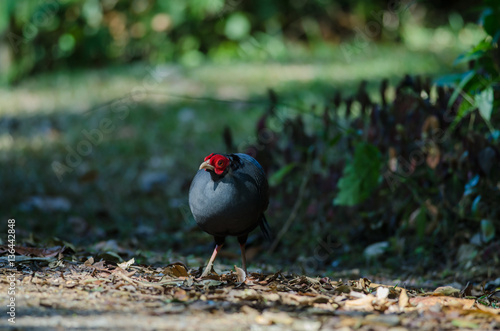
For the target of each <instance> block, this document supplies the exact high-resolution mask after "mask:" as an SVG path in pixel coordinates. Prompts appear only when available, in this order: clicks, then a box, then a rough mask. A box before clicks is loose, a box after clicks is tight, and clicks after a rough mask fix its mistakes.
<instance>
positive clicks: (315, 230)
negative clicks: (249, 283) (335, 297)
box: [0, 0, 500, 277]
mask: <svg viewBox="0 0 500 331" xmlns="http://www.w3.org/2000/svg"><path fill="white" fill-rule="evenodd" d="M0 13H1V14H0V15H2V16H0V35H1V36H2V39H1V42H0V73H1V75H0V77H1V78H0V79H1V80H2V81H1V83H2V84H3V85H2V86H3V87H2V88H1V89H0V100H1V101H0V116H1V119H0V162H1V163H2V164H1V167H0V185H1V187H2V192H1V193H0V194H1V199H0V215H1V217H2V218H3V219H8V218H16V220H17V222H18V223H17V224H18V225H17V230H18V233H19V236H20V237H21V238H23V240H24V241H26V242H28V243H31V244H33V245H35V244H37V243H39V242H40V241H43V242H44V243H45V244H46V243H47V242H49V240H52V241H54V240H55V241H56V242H58V243H61V242H64V244H65V245H69V246H73V247H74V249H77V247H80V246H86V247H89V246H90V249H92V250H95V251H97V252H100V254H101V255H102V256H104V255H105V256H106V257H107V258H108V259H109V258H115V259H120V258H125V257H126V256H128V255H134V256H136V259H137V257H139V260H140V259H141V258H143V259H144V261H146V260H148V259H149V261H151V259H153V260H155V261H158V262H159V263H165V262H167V261H171V260H174V259H180V260H182V261H184V262H187V263H188V264H201V263H202V262H203V261H204V258H205V257H206V256H207V254H208V252H209V251H210V247H211V245H212V243H211V241H212V239H211V238H210V237H209V236H208V235H206V234H205V233H202V232H201V231H200V230H199V229H198V228H197V227H196V225H195V223H194V221H193V220H192V217H191V215H190V212H189V209H188V208H187V190H188V188H189V183H190V180H191V178H192V176H193V175H194V173H195V171H196V169H197V167H198V166H199V163H200V162H201V160H202V158H203V157H204V156H206V155H208V154H210V153H212V152H214V151H239V152H248V153H251V154H253V155H255V156H256V157H257V159H258V160H259V161H260V162H261V163H262V164H263V166H264V167H265V168H266V170H267V172H268V176H269V179H270V183H271V188H272V190H271V192H272V196H271V205H270V208H269V212H268V213H269V216H268V219H269V220H270V223H271V225H272V227H273V229H274V231H275V233H276V240H275V242H273V243H263V242H262V240H261V238H260V235H259V234H257V233H255V234H254V235H253V237H251V238H250V246H252V247H253V248H251V249H250V250H249V255H250V256H254V255H256V254H258V253H259V251H260V252H262V253H263V252H265V250H264V248H265V247H267V248H266V249H268V251H270V252H271V253H270V254H259V255H258V256H259V257H258V258H255V259H251V260H252V261H253V262H254V263H255V262H256V261H259V262H260V263H263V264H262V265H259V267H262V268H265V266H266V265H269V264H276V265H280V266H286V265H290V262H292V261H295V262H296V263H294V264H293V265H292V266H291V267H285V268H287V269H289V270H290V271H295V272H303V271H306V272H311V273H315V272H317V271H318V270H324V269H326V270H328V271H334V270H343V269H346V268H354V267H360V266H363V267H365V266H376V267H377V269H376V270H377V271H380V270H381V269H380V266H385V267H387V268H390V270H397V271H398V272H401V271H403V270H406V271H407V272H408V273H410V274H412V273H415V272H416V273H417V274H423V273H425V272H427V271H429V270H440V271H443V270H444V273H445V274H450V273H451V272H450V271H456V270H459V271H460V272H461V273H462V274H463V275H465V277H468V276H470V275H471V274H473V275H476V274H483V275H488V276H489V275H491V273H492V271H493V270H494V268H496V267H498V264H499V263H500V261H499V255H498V252H499V251H500V250H499V248H500V241H499V239H498V228H499V225H500V223H499V222H500V215H499V213H500V211H499V209H498V206H497V201H499V199H500V192H499V190H500V186H499V185H500V184H499V183H500V177H499V176H500V174H499V171H498V167H497V164H498V161H499V159H500V149H499V139H500V131H498V123H499V112H498V94H499V85H498V84H499V75H498V73H499V64H500V61H499V51H498V39H499V37H500V32H499V31H500V23H498V21H496V20H495V18H496V17H498V15H499V14H500V10H499V8H498V4H496V2H495V1H484V2H483V3H482V4H480V5H478V6H477V7H475V8H473V9H470V8H469V5H468V4H466V2H465V1H459V2H455V3H454V4H453V8H451V7H450V5H448V4H447V3H446V2H444V1H443V2H432V3H431V2H410V1H408V2H405V1H401V2H395V3H389V4H388V3H386V2H385V1H375V2H373V1H361V0H359V1H326V0H309V1H307V0H305V1H304V0H303V1H292V2H288V1H273V2H269V1H252V2H250V1H243V0H242V1H238V0H233V1H222V0H220V1H218V0H189V1H147V0H135V1H131V2H121V1H111V0H109V1H102V2H101V1H93V0H87V1H56V0H54V1H40V2H39V1H10V0H7V1H3V2H1V3H0ZM268 89H269V90H268ZM75 246H76V247H75ZM230 247H231V246H230ZM233 248H236V246H234V247H233ZM231 251H232V250H231V249H227V250H226V257H230V258H234V256H232V255H231ZM234 253H237V249H235V250H234ZM235 256H236V255H235ZM139 262H140V261H139ZM264 262H267V263H264ZM455 275H456V274H455Z"/></svg>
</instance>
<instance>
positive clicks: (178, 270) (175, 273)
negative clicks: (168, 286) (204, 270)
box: [163, 262, 189, 278]
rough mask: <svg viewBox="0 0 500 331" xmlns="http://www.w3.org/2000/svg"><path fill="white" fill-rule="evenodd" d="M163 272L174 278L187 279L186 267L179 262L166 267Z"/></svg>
mask: <svg viewBox="0 0 500 331" xmlns="http://www.w3.org/2000/svg"><path fill="white" fill-rule="evenodd" d="M163 272H164V273H165V275H168V276H171V277H176V278H179V277H189V274H188V272H187V268H186V266H185V265H184V264H183V263H180V262H175V263H171V264H169V265H167V266H166V267H165V270H163Z"/></svg>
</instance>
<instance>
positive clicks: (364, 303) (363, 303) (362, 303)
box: [345, 294, 375, 311]
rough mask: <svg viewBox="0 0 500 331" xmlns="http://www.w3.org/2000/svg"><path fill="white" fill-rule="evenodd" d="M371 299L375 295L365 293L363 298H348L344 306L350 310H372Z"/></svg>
mask: <svg viewBox="0 0 500 331" xmlns="http://www.w3.org/2000/svg"><path fill="white" fill-rule="evenodd" d="M373 300H375V297H374V296H373V295H371V294H368V295H366V296H365V297H363V298H359V299H354V300H348V301H346V302H345V308H349V309H350V310H363V311H373V310H374V309H375V308H373Z"/></svg>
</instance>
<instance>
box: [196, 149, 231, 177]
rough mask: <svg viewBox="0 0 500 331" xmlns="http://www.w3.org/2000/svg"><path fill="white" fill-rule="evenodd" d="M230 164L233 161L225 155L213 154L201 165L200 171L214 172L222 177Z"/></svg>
mask: <svg viewBox="0 0 500 331" xmlns="http://www.w3.org/2000/svg"><path fill="white" fill-rule="evenodd" d="M230 163H231V161H230V160H229V159H228V158H227V157H225V156H224V155H221V154H215V153H212V154H210V155H209V156H207V157H206V158H205V160H204V161H203V163H202V164H201V165H200V170H201V169H205V171H209V172H214V173H215V174H217V175H219V176H220V175H222V174H223V173H224V172H225V171H226V169H227V167H228V166H229V164H230Z"/></svg>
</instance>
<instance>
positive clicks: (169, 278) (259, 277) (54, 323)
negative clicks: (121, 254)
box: [0, 246, 500, 330]
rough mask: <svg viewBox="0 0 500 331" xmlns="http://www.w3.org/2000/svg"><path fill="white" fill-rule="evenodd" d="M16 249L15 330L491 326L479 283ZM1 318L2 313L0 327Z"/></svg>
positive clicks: (495, 302)
mask: <svg viewBox="0 0 500 331" xmlns="http://www.w3.org/2000/svg"><path fill="white" fill-rule="evenodd" d="M0 249H2V248H1V247H0ZM16 252H17V253H18V254H21V253H22V254H28V255H31V256H32V257H30V256H25V255H16V261H20V262H19V263H17V266H16V267H17V271H15V272H14V275H15V278H16V307H17V308H16V313H17V319H16V325H15V326H16V327H20V328H31V327H46V328H53V327H62V328H70V327H79V328H104V329H106V328H125V329H138V328H139V329H158V328H160V329H161V328H163V329H165V328H168V329H171V330H181V329H182V330H184V329H186V328H196V329H204V330H220V329H221V328H222V327H225V328H230V329H238V330H250V329H255V328H254V327H255V326H256V325H257V326H261V327H270V326H272V327H273V330H329V329H339V330H350V329H358V330H386V329H392V330H423V329H447V330H449V329H476V330H488V329H495V328H497V329H498V328H500V308H499V305H500V304H499V298H498V296H497V295H498V293H497V292H495V289H493V291H486V290H485V289H484V286H481V284H480V285H477V286H472V285H471V284H467V286H466V288H464V289H458V288H454V287H453V286H442V287H438V288H436V289H435V290H434V291H430V292H425V291H423V290H421V289H415V288H403V287H399V286H388V285H383V284H378V283H374V282H371V281H370V280H369V279H367V278H359V279H356V280H347V281H344V280H342V279H338V280H335V279H330V278H329V277H323V278H319V277H318V278H314V277H308V276H305V275H289V274H284V273H282V272H280V271H277V272H275V273H271V274H263V273H256V272H251V273H248V274H245V272H244V271H243V270H242V269H240V268H238V267H236V266H235V270H234V271H233V270H231V271H229V272H226V273H222V274H217V273H215V272H212V273H211V274H210V275H209V276H208V277H205V278H200V275H201V268H189V267H188V266H186V265H185V264H183V263H180V262H176V263H171V264H168V265H166V266H164V267H152V266H148V265H138V264H136V262H135V259H134V258H132V259H130V260H128V261H125V262H122V263H118V264H116V263H114V262H109V261H105V260H99V261H96V259H94V257H92V256H90V257H85V258H82V257H80V258H78V257H77V256H75V255H72V256H65V255H64V253H65V252H67V249H66V248H64V247H62V246H58V247H53V248H46V249H35V248H30V249H28V248H26V247H25V248H22V247H18V248H17V249H16ZM23 257H25V258H26V259H23ZM34 258H36V259H35V260H33V259H34ZM37 259H38V260H37ZM40 259H41V260H40ZM44 259H46V260H44ZM49 259H50V260H49ZM0 266H1V267H2V268H1V269H0V272H1V273H2V274H3V276H2V277H1V278H0V280H1V283H0V296H3V297H4V298H3V299H2V300H6V298H5V297H6V295H7V292H8V289H9V286H11V285H10V282H9V281H8V280H7V277H6V276H8V275H10V274H11V272H12V271H9V270H8V269H7V262H6V260H2V261H0ZM3 302H5V301H3ZM61 315H62V317H61ZM32 316H37V318H36V319H33V318H30V317H32ZM6 323H7V321H6V319H2V320H1V321H0V326H2V325H6Z"/></svg>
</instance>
